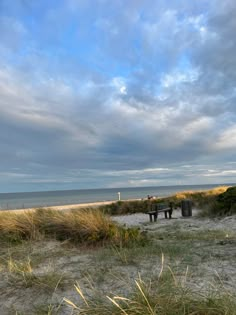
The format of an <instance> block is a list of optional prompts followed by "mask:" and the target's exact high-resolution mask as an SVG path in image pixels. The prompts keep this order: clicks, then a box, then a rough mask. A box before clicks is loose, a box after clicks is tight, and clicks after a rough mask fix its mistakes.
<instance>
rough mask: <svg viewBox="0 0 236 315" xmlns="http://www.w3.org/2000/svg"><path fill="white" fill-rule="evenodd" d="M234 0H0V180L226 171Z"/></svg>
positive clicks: (204, 177) (181, 176)
mask: <svg viewBox="0 0 236 315" xmlns="http://www.w3.org/2000/svg"><path fill="white" fill-rule="evenodd" d="M235 16H236V1H235V0H224V1H222V0H211V1H209V0H207V1H205V0H196V1H195V0H192V1H189V0H169V1H165V0H155V1H154V0H128V1H127V0H50V1H48V0H40V1H37V0H11V1H9V0H0V150H1V151H0V192H17V191H42V190H60V189H83V188H85V189H87V188H113V187H139V186H163V185H194V184H215V183H217V184H218V183H219V184H221V183H235V182H236V36H235V34H236V18H235Z"/></svg>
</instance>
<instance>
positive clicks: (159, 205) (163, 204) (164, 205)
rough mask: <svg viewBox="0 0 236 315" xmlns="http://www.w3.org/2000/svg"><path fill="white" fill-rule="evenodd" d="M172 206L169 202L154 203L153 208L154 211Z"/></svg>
mask: <svg viewBox="0 0 236 315" xmlns="http://www.w3.org/2000/svg"><path fill="white" fill-rule="evenodd" d="M166 208H170V206H169V205H168V204H167V203H156V204H152V210H153V211H158V210H162V209H166Z"/></svg>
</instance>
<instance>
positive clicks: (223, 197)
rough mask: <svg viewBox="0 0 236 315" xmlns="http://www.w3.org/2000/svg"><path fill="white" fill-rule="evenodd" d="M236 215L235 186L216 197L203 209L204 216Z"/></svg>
mask: <svg viewBox="0 0 236 315" xmlns="http://www.w3.org/2000/svg"><path fill="white" fill-rule="evenodd" d="M232 214H236V186H235V187H230V188H228V189H227V190H226V191H225V192H222V193H221V194H219V195H217V196H216V197H215V198H214V200H212V202H211V203H210V205H209V206H208V207H207V208H205V209H204V211H203V215H204V216H226V215H232Z"/></svg>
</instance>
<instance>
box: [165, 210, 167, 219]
mask: <svg viewBox="0 0 236 315" xmlns="http://www.w3.org/2000/svg"><path fill="white" fill-rule="evenodd" d="M165 219H167V211H165Z"/></svg>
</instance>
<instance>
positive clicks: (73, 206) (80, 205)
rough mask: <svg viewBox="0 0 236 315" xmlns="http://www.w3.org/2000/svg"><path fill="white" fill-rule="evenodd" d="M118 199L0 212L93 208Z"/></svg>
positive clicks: (3, 210)
mask: <svg viewBox="0 0 236 315" xmlns="http://www.w3.org/2000/svg"><path fill="white" fill-rule="evenodd" d="M137 200H141V199H127V200H120V201H137ZM118 201H119V200H110V201H97V202H88V203H78V204H71V205H60V206H43V207H33V208H21V209H1V210H0V212H1V211H2V212H23V211H35V210H36V209H52V210H58V211H64V210H73V209H77V208H95V207H100V206H104V205H110V204H112V203H115V202H118Z"/></svg>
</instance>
